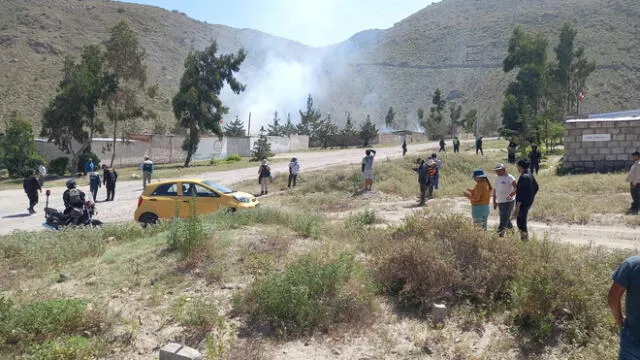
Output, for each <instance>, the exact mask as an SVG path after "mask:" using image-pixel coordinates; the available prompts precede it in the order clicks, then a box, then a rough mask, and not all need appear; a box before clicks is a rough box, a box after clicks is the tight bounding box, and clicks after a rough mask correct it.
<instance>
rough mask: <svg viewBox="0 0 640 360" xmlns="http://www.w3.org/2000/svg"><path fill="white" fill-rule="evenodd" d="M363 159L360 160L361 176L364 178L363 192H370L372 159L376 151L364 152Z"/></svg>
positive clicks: (371, 185)
mask: <svg viewBox="0 0 640 360" xmlns="http://www.w3.org/2000/svg"><path fill="white" fill-rule="evenodd" d="M365 155H366V156H365V157H364V158H362V175H363V177H364V191H371V188H372V187H373V158H374V157H375V156H376V151H375V150H373V149H368V150H367V151H365Z"/></svg>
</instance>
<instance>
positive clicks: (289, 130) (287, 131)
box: [282, 113, 298, 136]
mask: <svg viewBox="0 0 640 360" xmlns="http://www.w3.org/2000/svg"><path fill="white" fill-rule="evenodd" d="M297 134H298V129H296V126H295V125H293V122H292V121H291V114H290V113H289V114H287V122H286V123H285V124H284V126H283V127H282V135H283V136H291V135H297Z"/></svg>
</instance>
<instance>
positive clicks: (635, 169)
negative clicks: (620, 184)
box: [626, 151, 640, 215]
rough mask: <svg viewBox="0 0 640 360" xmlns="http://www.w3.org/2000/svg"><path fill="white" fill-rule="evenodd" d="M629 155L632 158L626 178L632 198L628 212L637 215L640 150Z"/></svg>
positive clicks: (639, 192) (639, 207)
mask: <svg viewBox="0 0 640 360" xmlns="http://www.w3.org/2000/svg"><path fill="white" fill-rule="evenodd" d="M631 157H632V158H633V165H631V170H630V171H629V175H627V179H626V181H627V182H628V183H629V185H630V189H631V199H633V202H632V203H631V208H630V209H629V213H630V214H633V215H638V210H640V152H638V151H636V152H634V153H633V154H631Z"/></svg>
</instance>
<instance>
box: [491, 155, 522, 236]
mask: <svg viewBox="0 0 640 360" xmlns="http://www.w3.org/2000/svg"><path fill="white" fill-rule="evenodd" d="M493 171H495V173H496V175H497V176H496V182H495V184H496V186H495V187H494V188H493V209H494V210H496V209H499V212H500V225H498V234H500V237H503V236H504V231H505V230H506V229H513V224H511V213H512V212H513V207H514V206H515V196H516V188H517V184H516V178H515V177H513V175H511V174H509V173H508V172H507V168H506V167H505V166H504V164H498V165H496V167H495V169H493Z"/></svg>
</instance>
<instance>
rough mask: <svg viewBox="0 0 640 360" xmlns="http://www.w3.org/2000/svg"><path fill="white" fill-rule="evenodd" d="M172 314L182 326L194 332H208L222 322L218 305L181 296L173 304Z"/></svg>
mask: <svg viewBox="0 0 640 360" xmlns="http://www.w3.org/2000/svg"><path fill="white" fill-rule="evenodd" d="M172 312H173V317H174V318H175V319H176V320H177V321H178V322H180V324H181V325H182V326H185V327H187V328H189V329H190V330H192V331H199V332H208V331H209V330H211V329H212V328H213V327H215V325H217V324H218V323H219V322H220V320H221V316H220V315H219V314H218V307H217V306H216V304H214V303H213V302H211V301H209V300H206V299H201V298H195V299H187V298H185V297H184V296H181V297H179V298H178V299H176V301H175V302H174V303H173V306H172Z"/></svg>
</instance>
